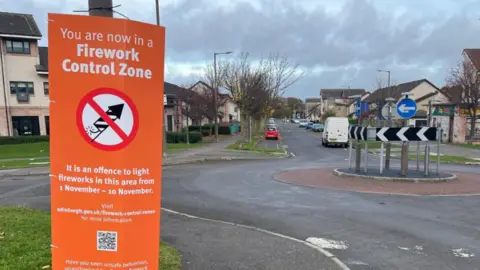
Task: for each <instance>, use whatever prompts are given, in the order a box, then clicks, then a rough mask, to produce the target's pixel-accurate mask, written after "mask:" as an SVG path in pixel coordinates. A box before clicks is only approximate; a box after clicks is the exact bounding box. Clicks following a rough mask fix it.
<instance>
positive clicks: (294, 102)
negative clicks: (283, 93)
mask: <svg viewBox="0 0 480 270" xmlns="http://www.w3.org/2000/svg"><path fill="white" fill-rule="evenodd" d="M287 104H288V107H289V108H290V111H291V113H292V114H293V112H294V111H295V112H304V111H305V103H303V101H302V100H301V99H299V98H296V97H288V98H287Z"/></svg>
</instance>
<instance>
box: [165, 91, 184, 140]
mask: <svg viewBox="0 0 480 270" xmlns="http://www.w3.org/2000/svg"><path fill="white" fill-rule="evenodd" d="M163 86H164V87H163V91H164V94H165V95H166V96H167V104H165V106H164V121H165V125H166V126H165V127H166V129H167V131H180V130H182V127H183V121H182V119H183V116H182V112H183V110H182V102H180V100H179V99H178V96H179V93H180V91H183V90H185V89H183V88H181V87H180V86H178V85H176V84H172V83H169V82H164V84H163Z"/></svg>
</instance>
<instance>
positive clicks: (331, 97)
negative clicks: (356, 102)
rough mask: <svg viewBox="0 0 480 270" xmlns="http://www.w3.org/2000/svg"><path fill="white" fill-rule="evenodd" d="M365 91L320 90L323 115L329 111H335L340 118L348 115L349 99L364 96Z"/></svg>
mask: <svg viewBox="0 0 480 270" xmlns="http://www.w3.org/2000/svg"><path fill="white" fill-rule="evenodd" d="M364 93H366V91H365V89H320V99H321V102H322V104H321V107H322V114H324V113H325V112H326V111H328V110H333V111H334V112H335V114H336V116H338V117H346V116H347V115H348V107H349V102H350V101H351V100H350V98H349V97H351V96H355V95H363V94H364Z"/></svg>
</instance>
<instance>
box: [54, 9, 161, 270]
mask: <svg viewBox="0 0 480 270" xmlns="http://www.w3.org/2000/svg"><path fill="white" fill-rule="evenodd" d="M48 21H49V23H48V32H49V42H48V43H49V51H50V53H49V68H50V85H51V89H50V100H51V103H50V117H51V119H52V122H51V129H50V131H51V141H50V160H51V168H50V170H51V216H52V268H53V269H67V268H72V269H73V268H86V269H90V268H91V269H93V268H95V269H100V268H101V269H106V268H108V269H110V268H119V269H120V268H121V269H124V268H132V269H133V268H136V269H139V268H143V269H147V268H148V269H158V261H159V260H158V256H159V239H160V238H159V237H160V202H161V173H162V167H161V164H162V139H163V132H162V126H163V117H162V115H163V106H158V103H159V102H161V100H162V97H163V84H164V51H165V29H164V28H163V27H158V26H155V25H150V24H144V23H140V22H135V21H130V20H123V19H112V18H105V17H88V16H75V15H62V14H49V20H48ZM152 89H158V90H157V91H152ZM152 123H155V124H152ZM153 149H154V150H153Z"/></svg>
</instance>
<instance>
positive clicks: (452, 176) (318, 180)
mask: <svg viewBox="0 0 480 270" xmlns="http://www.w3.org/2000/svg"><path fill="white" fill-rule="evenodd" d="M391 171H392V172H388V175H392V177H388V175H387V172H384V174H383V175H382V176H380V175H379V177H375V174H374V172H373V170H372V174H371V175H368V176H367V175H365V174H363V175H362V174H361V173H358V174H354V173H351V171H349V169H337V168H312V169H300V170H292V171H285V172H281V173H278V174H276V175H275V176H274V178H275V180H277V181H280V182H283V183H288V184H293V185H299V186H306V187H312V188H318V189H329V190H341V191H352V192H362V193H375V194H396V195H430V196H456V195H480V178H479V177H478V176H477V175H475V174H473V173H466V172H444V173H442V174H441V175H439V176H438V175H434V174H433V172H432V174H431V177H432V178H433V179H434V178H437V179H441V180H427V181H425V180H423V181H415V180H411V179H415V178H414V177H415V176H417V177H418V178H420V176H422V175H423V174H422V173H421V172H417V171H409V174H408V175H409V176H408V177H411V179H410V180H407V179H402V180H395V179H394V178H398V179H400V178H401V177H399V175H400V170H395V169H394V170H391ZM377 174H379V173H378V172H377Z"/></svg>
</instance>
